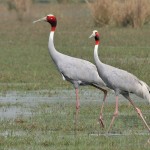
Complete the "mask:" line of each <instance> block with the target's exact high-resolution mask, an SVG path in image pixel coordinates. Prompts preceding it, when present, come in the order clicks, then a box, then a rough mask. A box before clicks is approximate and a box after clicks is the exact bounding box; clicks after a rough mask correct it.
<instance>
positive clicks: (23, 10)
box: [7, 0, 32, 21]
mask: <svg viewBox="0 0 150 150" xmlns="http://www.w3.org/2000/svg"><path fill="white" fill-rule="evenodd" d="M31 4H32V0H7V5H8V8H9V10H15V11H16V13H17V18H18V20H20V21H22V20H23V19H24V18H25V17H26V16H27V15H28V14H29V13H30V8H31Z"/></svg>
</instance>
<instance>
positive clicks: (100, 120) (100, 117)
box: [99, 91, 107, 128]
mask: <svg viewBox="0 0 150 150" xmlns="http://www.w3.org/2000/svg"><path fill="white" fill-rule="evenodd" d="M106 96H107V91H104V98H103V103H102V107H101V111H100V115H99V122H100V124H101V126H102V127H103V128H104V127H105V126H104V122H103V108H104V104H105V100H106Z"/></svg>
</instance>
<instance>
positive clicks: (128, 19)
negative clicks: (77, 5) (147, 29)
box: [86, 0, 150, 28]
mask: <svg viewBox="0 0 150 150" xmlns="http://www.w3.org/2000/svg"><path fill="white" fill-rule="evenodd" d="M86 2H87V4H88V6H89V8H90V9H91V12H92V15H93V18H94V23H95V25H99V26H104V25H110V24H115V25H117V26H128V25H131V26H132V27H134V28H135V27H141V26H143V25H144V24H146V23H148V22H149V21H150V1H149V0H95V1H94V2H93V3H89V2H88V1H87V0H86Z"/></svg>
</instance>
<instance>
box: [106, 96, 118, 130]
mask: <svg viewBox="0 0 150 150" xmlns="http://www.w3.org/2000/svg"><path fill="white" fill-rule="evenodd" d="M117 116H118V96H116V107H115V112H114V115H113V118H112V120H111V123H110V125H109V128H108V130H107V133H109V131H110V129H111V127H112V125H113V123H114V120H115V118H116V117H117Z"/></svg>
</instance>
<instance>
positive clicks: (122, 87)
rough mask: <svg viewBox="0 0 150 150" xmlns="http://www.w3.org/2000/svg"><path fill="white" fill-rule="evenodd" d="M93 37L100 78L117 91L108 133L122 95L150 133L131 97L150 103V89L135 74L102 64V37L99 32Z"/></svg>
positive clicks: (94, 33)
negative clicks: (134, 96) (100, 45)
mask: <svg viewBox="0 0 150 150" xmlns="http://www.w3.org/2000/svg"><path fill="white" fill-rule="evenodd" d="M91 37H94V38H95V47H94V61H95V64H96V67H97V70H98V73H99V76H100V77H101V78H102V80H103V81H104V82H105V84H106V85H107V86H108V87H109V88H110V89H112V90H114V91H115V95H116V108H115V112H114V115H113V118H112V121H111V123H110V126H109V128H108V132H109V130H110V129H111V127H112V125H113V122H114V120H115V118H116V116H118V95H119V94H122V95H123V96H124V97H125V98H127V99H128V100H129V102H130V103H131V104H132V105H133V107H134V109H135V110H136V112H137V113H138V115H139V116H140V117H141V119H142V121H143V122H144V124H145V126H146V127H147V129H148V130H149V132H150V128H149V126H148V124H147V123H146V121H145V119H144V117H143V115H142V112H141V110H140V109H139V108H137V107H136V106H135V104H134V103H133V101H132V100H131V98H130V96H129V94H130V93H133V94H136V95H137V96H139V97H141V98H145V99H147V100H148V101H149V102H150V87H149V86H148V85H147V84H146V83H145V82H143V81H141V80H139V79H138V78H137V77H136V76H134V75H133V74H131V73H129V72H127V71H125V70H121V69H118V68H115V67H113V66H110V65H107V64H104V63H102V62H101V61H100V59H99V57H98V46H99V43H100V39H99V38H100V35H99V33H98V31H97V30H94V31H93V33H92V35H91V36H90V37H89V38H91Z"/></svg>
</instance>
